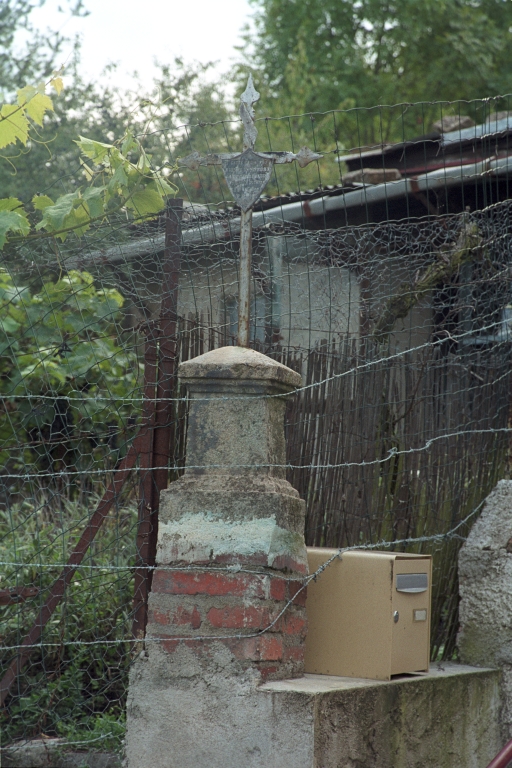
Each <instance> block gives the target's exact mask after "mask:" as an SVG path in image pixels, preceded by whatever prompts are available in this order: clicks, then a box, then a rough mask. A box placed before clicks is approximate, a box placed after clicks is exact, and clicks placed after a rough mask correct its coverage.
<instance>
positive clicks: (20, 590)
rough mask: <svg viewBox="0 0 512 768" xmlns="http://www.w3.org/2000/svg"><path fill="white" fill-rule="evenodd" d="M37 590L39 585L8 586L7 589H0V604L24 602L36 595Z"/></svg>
mask: <svg viewBox="0 0 512 768" xmlns="http://www.w3.org/2000/svg"><path fill="white" fill-rule="evenodd" d="M39 592H40V590H39V587H9V588H8V589H0V605H17V604H18V603H24V602H25V600H30V598H32V597H37V596H38V594H39Z"/></svg>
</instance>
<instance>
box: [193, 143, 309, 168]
mask: <svg viewBox="0 0 512 768" xmlns="http://www.w3.org/2000/svg"><path fill="white" fill-rule="evenodd" d="M240 154H241V153H240V152H226V153H224V154H216V153H215V152H211V153H210V154H208V155H200V154H199V152H192V153H191V154H190V155H187V156H186V157H184V158H182V159H181V161H180V162H181V165H185V166H186V167H187V168H190V169H191V170H192V171H197V169H198V168H200V166H202V165H222V161H223V160H233V159H235V158H237V157H240ZM254 154H255V155H257V156H258V157H261V158H264V159H266V160H271V161H272V163H273V164H274V165H283V164H285V163H293V162H297V164H298V165H299V166H300V168H305V167H306V165H309V163H311V162H312V161H313V160H320V159H321V157H322V155H320V154H318V152H313V150H311V149H309V148H308V147H301V148H300V149H299V151H298V152H297V153H293V152H255V153H254Z"/></svg>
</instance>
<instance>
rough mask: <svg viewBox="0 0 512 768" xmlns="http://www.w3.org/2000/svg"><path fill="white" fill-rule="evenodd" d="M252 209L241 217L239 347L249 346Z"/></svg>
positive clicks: (244, 212) (243, 212)
mask: <svg viewBox="0 0 512 768" xmlns="http://www.w3.org/2000/svg"><path fill="white" fill-rule="evenodd" d="M251 255H252V209H251V208H249V210H248V211H242V213H241V216H240V278H239V293H238V346H239V347H248V346H249V332H250V310H251Z"/></svg>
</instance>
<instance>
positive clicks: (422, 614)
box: [391, 555, 432, 675]
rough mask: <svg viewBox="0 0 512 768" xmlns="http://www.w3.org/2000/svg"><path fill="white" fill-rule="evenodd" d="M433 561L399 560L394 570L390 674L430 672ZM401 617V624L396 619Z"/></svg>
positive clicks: (423, 559)
mask: <svg viewBox="0 0 512 768" xmlns="http://www.w3.org/2000/svg"><path fill="white" fill-rule="evenodd" d="M431 595H432V558H431V556H430V555H424V556H422V557H421V558H418V557H415V558H407V557H404V556H401V557H397V558H396V559H395V562H394V568H393V587H392V614H393V640H392V652H391V674H392V675H399V674H405V673H408V672H424V671H427V670H428V667H429V660H430V612H431ZM396 614H398V621H396V622H395V621H394V617H395V616H396Z"/></svg>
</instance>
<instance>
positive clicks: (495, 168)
mask: <svg viewBox="0 0 512 768" xmlns="http://www.w3.org/2000/svg"><path fill="white" fill-rule="evenodd" d="M511 173H512V155H508V156H506V157H500V158H498V159H492V160H483V161H479V162H476V163H473V164H466V165H459V166H455V167H449V168H440V169H438V170H435V171H431V172H430V173H424V174H421V175H419V176H417V177H416V178H405V179H400V180H398V181H391V182H386V183H384V184H375V185H366V186H364V187H361V188H359V189H355V190H351V191H349V192H343V193H342V194H337V195H323V196H321V197H317V198H315V199H313V200H300V201H298V202H293V203H289V204H287V205H278V206H275V207H274V208H269V209H267V210H263V211H255V212H254V213H253V228H254V229H258V228H262V227H265V226H267V225H269V224H283V223H304V222H305V221H306V220H308V219H311V218H316V217H323V216H325V215H326V214H328V213H331V212H333V211H339V210H343V209H348V208H352V207H354V206H366V205H372V204H374V203H378V202H385V201H386V200H396V199H398V198H405V197H406V196H407V195H416V194H417V193H418V192H423V193H428V192H429V191H435V190H440V189H447V188H449V187H454V186H460V185H462V184H465V183H467V182H470V181H478V180H481V179H483V178H486V177H487V178H489V177H499V176H507V175H509V174H511ZM239 234H240V217H239V216H235V217H233V218H222V219H215V218H213V217H212V219H211V221H209V222H203V221H202V222H201V223H198V224H197V225H196V226H194V223H193V221H191V222H190V223H189V225H188V227H187V228H185V229H184V230H183V233H182V240H183V245H184V246H185V247H200V246H201V245H207V244H210V243H214V242H227V241H229V240H232V239H236V238H237V237H238V235H239ZM163 247H164V235H163V234H161V233H155V235H153V236H150V237H145V238H138V239H134V240H132V241H131V242H128V243H122V244H121V243H120V244H119V245H117V246H114V247H111V248H108V249H105V250H104V251H91V252H89V253H87V252H82V254H81V255H80V256H79V257H72V258H70V259H69V260H68V267H69V268H76V267H78V268H84V267H86V266H88V265H90V264H91V263H95V264H101V263H111V264H113V263H120V262H123V261H127V260H128V261H129V260H131V259H135V258H140V257H143V256H147V255H149V254H157V253H159V252H160V251H162V250H163Z"/></svg>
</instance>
